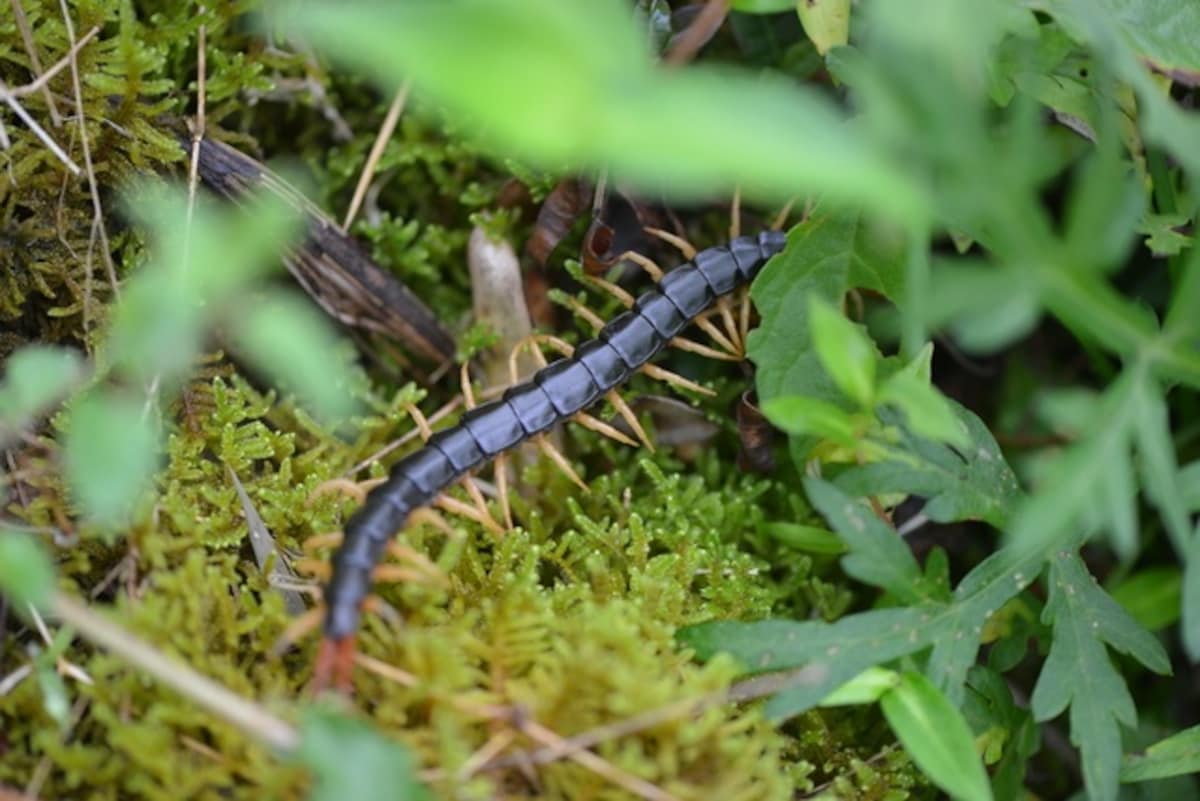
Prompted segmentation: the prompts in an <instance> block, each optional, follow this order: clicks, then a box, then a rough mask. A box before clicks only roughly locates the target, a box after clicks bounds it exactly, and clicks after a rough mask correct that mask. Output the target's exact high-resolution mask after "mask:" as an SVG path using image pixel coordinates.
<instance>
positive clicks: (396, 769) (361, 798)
mask: <svg viewBox="0 0 1200 801" xmlns="http://www.w3.org/2000/svg"><path fill="white" fill-rule="evenodd" d="M296 758H297V759H298V760H299V761H300V762H302V763H303V764H305V765H307V766H308V768H309V770H311V771H312V772H313V775H314V777H315V779H316V785H315V787H314V789H313V792H312V795H311V796H309V797H310V798H311V799H312V801H342V799H344V798H346V794H347V792H348V788H353V796H354V798H355V799H356V801H424V799H427V798H428V797H429V796H428V793H427V792H426V790H425V787H424V786H423V785H422V784H421V783H420V782H419V781H418V780H417V777H416V767H415V765H414V762H413V758H412V756H411V755H410V754H409V752H408V749H406V748H404V747H403V746H402V745H400V744H399V743H396V742H393V741H391V740H388V739H387V738H386V737H384V736H383V735H382V734H380V733H379V732H377V731H375V730H374V729H373V728H371V727H370V726H368V725H367V724H365V723H362V722H361V721H358V720H354V719H352V718H348V717H345V716H344V715H342V714H339V713H337V712H333V711H331V710H328V709H324V708H321V707H315V708H310V709H308V710H306V711H305V714H304V720H303V724H302V727H301V740H300V747H299V748H298V749H297V751H296Z"/></svg>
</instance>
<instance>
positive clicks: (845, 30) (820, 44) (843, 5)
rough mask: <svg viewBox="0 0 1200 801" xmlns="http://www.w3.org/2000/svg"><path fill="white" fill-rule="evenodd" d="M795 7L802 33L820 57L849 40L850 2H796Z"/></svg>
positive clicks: (813, 0)
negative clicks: (810, 41)
mask: <svg viewBox="0 0 1200 801" xmlns="http://www.w3.org/2000/svg"><path fill="white" fill-rule="evenodd" d="M795 6H796V13H797V14H798V15H799V17H800V23H801V24H802V25H803V26H804V32H805V33H806V34H808V38H809V39H810V40H812V43H813V46H814V47H816V48H817V52H818V53H820V54H821V55H825V54H826V53H828V52H829V51H830V50H832V49H833V48H835V47H838V46H840V45H844V44H846V42H847V41H848V40H849V39H850V0H797V2H796V4H795Z"/></svg>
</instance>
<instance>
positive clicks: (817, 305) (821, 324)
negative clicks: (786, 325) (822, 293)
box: [808, 295, 878, 409]
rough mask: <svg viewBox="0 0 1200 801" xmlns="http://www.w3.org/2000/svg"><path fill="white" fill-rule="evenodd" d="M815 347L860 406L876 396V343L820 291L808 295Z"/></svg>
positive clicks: (844, 390) (840, 386) (864, 406)
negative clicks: (822, 297) (824, 298)
mask: <svg viewBox="0 0 1200 801" xmlns="http://www.w3.org/2000/svg"><path fill="white" fill-rule="evenodd" d="M808 314H809V320H810V321H811V324H812V339H813V347H815V348H816V350H817V358H819V359H820V360H821V366H822V367H823V368H824V369H825V372H826V373H827V374H828V375H829V377H830V378H832V379H833V382H834V383H835V384H836V385H837V387H838V389H840V390H841V391H842V394H843V395H845V396H846V397H848V398H849V399H850V400H852V401H854V403H855V404H856V405H857V406H858V407H859V408H860V409H869V408H870V407H871V406H872V405H873V403H874V398H875V360H876V359H877V358H878V356H877V354H876V352H875V345H874V343H872V342H871V339H870V337H868V336H867V334H866V332H865V331H863V329H862V328H861V327H860V326H856V325H855V324H854V323H852V322H850V321H849V320H847V319H846V317H845V316H844V315H843V314H841V313H840V312H838V311H835V310H834V309H833V308H832V307H831V306H830V305H829V304H828V303H826V302H825V301H823V300H822V299H821V298H820V297H819V296H817V295H810V296H809V298H808Z"/></svg>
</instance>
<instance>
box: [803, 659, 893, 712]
mask: <svg viewBox="0 0 1200 801" xmlns="http://www.w3.org/2000/svg"><path fill="white" fill-rule="evenodd" d="M899 683H900V674H899V673H897V672H896V671H894V670H887V669H885V668H868V669H867V670H864V671H863V672H862V673H859V674H858V675H857V676H855V677H854V678H852V679H850V681H848V682H846V683H845V684H843V685H842V686H841V687H838V688H837V689H836V690H834V691H833V692H831V693H830V694H829V695H827V696H825V697H824V698H822V699H821V704H820V705H821V706H856V705H858V704H873V703H875V702H876V701H878V700H879V699H880V697H881V696H883V695H885V694H886V693H887V692H888V691H889V690H891V689H893V688H894V687H895V686H896V685H898V684H899Z"/></svg>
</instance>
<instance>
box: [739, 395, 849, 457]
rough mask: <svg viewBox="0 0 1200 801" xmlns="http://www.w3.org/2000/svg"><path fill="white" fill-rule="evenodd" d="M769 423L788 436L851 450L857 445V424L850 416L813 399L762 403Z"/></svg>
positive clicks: (791, 399)
mask: <svg viewBox="0 0 1200 801" xmlns="http://www.w3.org/2000/svg"><path fill="white" fill-rule="evenodd" d="M762 411H763V414H764V415H766V417H767V419H768V420H770V421H771V423H772V424H773V425H775V426H777V427H779V428H781V429H783V430H784V431H786V432H787V433H789V434H795V435H799V436H808V437H817V438H820V439H828V440H831V441H833V442H836V443H837V444H839V445H841V446H843V447H846V448H853V447H855V445H857V444H858V425H857V423H856V421H855V419H854V417H853V416H852V415H850V414H849V413H847V412H845V411H843V410H841V409H839V408H838V407H837V406H834V405H833V404H832V403H826V402H825V401H822V400H817V399H816V398H804V397H800V396H798V395H797V396H794V397H787V398H772V399H771V400H769V401H766V402H764V403H763V404H762Z"/></svg>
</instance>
